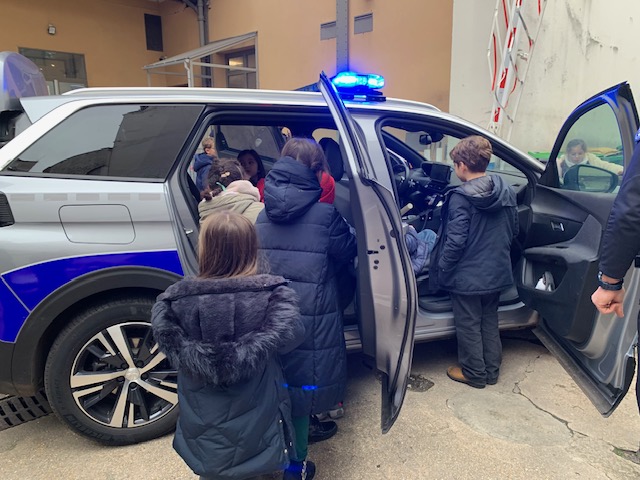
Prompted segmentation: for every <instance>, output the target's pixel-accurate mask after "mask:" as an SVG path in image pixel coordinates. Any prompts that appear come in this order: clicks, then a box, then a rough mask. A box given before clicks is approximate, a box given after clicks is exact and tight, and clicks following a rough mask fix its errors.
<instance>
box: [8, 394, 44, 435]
mask: <svg viewBox="0 0 640 480" xmlns="http://www.w3.org/2000/svg"><path fill="white" fill-rule="evenodd" d="M50 413H51V407H50V406H49V402H48V401H47V397H45V395H44V392H38V393H37V394H36V395H34V396H33V397H5V398H2V399H0V431H2V430H6V429H7V428H11V427H15V426H16V425H20V424H21V423H26V422H29V421H31V420H35V419H36V418H40V417H44V416H45V415H49V414H50Z"/></svg>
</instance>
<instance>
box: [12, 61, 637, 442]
mask: <svg viewBox="0 0 640 480" xmlns="http://www.w3.org/2000/svg"><path fill="white" fill-rule="evenodd" d="M30 68H31V67H30V66H29V65H28V64H27V63H24V62H23V61H22V60H21V59H20V58H17V57H16V54H0V74H2V76H3V82H2V83H0V85H3V86H4V91H2V92H1V96H0V107H1V108H2V112H1V113H0V142H2V143H3V144H4V146H3V147H2V148H1V149H0V392H2V393H7V394H14V395H33V394H34V393H35V392H37V391H39V390H40V389H42V388H44V390H45V392H46V396H47V398H48V400H49V402H50V404H51V406H52V408H53V410H54V411H55V412H56V413H57V414H58V416H59V417H60V418H61V419H62V420H63V421H64V422H66V423H67V424H68V425H70V426H71V427H72V428H74V429H75V430H77V431H78V432H79V433H81V434H83V435H86V436H88V437H91V438H94V439H96V440H98V441H100V442H104V443H108V444H125V443H133V442H140V441H144V440H147V439H150V438H154V437H157V436H159V435H162V434H165V433H166V432H168V431H170V430H171V429H172V428H174V425H175V421H176V416H177V414H178V408H177V407H178V399H177V389H176V381H177V376H176V371H175V370H173V369H172V368H171V366H170V365H169V364H168V362H167V360H166V359H165V357H164V355H163V354H162V353H160V352H159V351H158V347H157V345H156V343H155V342H154V340H153V337H152V335H151V331H150V328H149V319H150V308H151V305H152V304H153V302H154V299H155V298H156V296H157V295H158V294H159V293H160V292H162V291H164V289H166V288H167V287H168V286H169V285H171V284H172V283H174V282H176V281H177V280H178V279H180V278H181V277H182V276H184V275H193V274H195V273H196V268H197V261H196V241H197V236H198V225H199V222H198V211H197V204H198V201H199V192H198V190H197V188H195V183H194V170H193V163H194V156H195V155H196V154H197V153H199V152H200V145H201V142H202V140H203V139H204V138H205V137H212V138H213V141H214V142H215V146H216V148H217V150H218V153H219V155H220V156H221V157H224V156H229V157H235V156H236V155H237V153H238V152H240V151H241V150H244V149H249V148H250V149H254V150H256V151H257V152H258V153H259V154H260V156H261V158H262V159H263V162H264V164H265V167H266V169H267V170H268V169H269V168H270V166H271V165H272V164H273V162H275V161H276V160H277V159H278V156H279V153H280V149H281V148H282V146H283V144H284V142H285V140H286V135H283V133H286V134H287V135H288V134H289V132H290V133H291V134H293V135H296V136H308V137H313V138H315V139H316V140H318V141H319V142H321V144H322V145H323V147H324V149H325V153H326V156H327V160H328V163H329V166H330V169H331V174H332V175H333V177H334V179H335V183H336V198H335V206H336V207H337V209H338V210H339V211H340V212H341V214H342V215H343V216H344V217H345V218H346V219H347V220H348V222H349V223H350V224H351V225H352V226H353V227H354V228H355V230H356V234H357V239H358V266H357V269H356V275H357V287H356V291H355V294H354V298H353V301H352V302H351V304H350V305H349V306H348V307H347V308H346V310H345V312H344V317H345V325H344V333H345V340H346V344H347V348H348V349H349V350H360V349H361V350H362V351H363V352H364V353H365V354H366V355H368V356H370V357H372V358H373V359H375V365H376V368H377V369H378V370H379V371H380V372H381V374H382V379H383V381H382V400H383V401H382V413H381V428H382V431H383V432H386V431H388V430H389V428H391V426H392V424H393V422H394V421H395V419H396V417H397V415H398V413H399V411H400V408H401V406H402V402H403V399H404V395H405V390H406V387H407V380H408V375H409V371H410V368H411V359H412V352H413V345H414V341H428V340H435V339H441V338H446V337H451V336H454V335H455V327H454V322H453V314H452V309H451V302H450V300H449V298H448V296H447V295H446V293H435V294H434V293H433V292H430V291H429V290H428V288H426V287H427V284H428V278H427V276H426V275H422V276H419V277H418V278H416V277H415V275H414V273H413V270H412V267H411V263H410V258H409V254H408V251H407V248H406V245H405V242H404V236H403V234H402V232H403V225H406V224H410V225H413V226H414V227H415V228H416V229H417V230H422V229H424V228H430V229H432V230H436V231H437V230H438V226H439V223H440V209H441V206H442V202H443V199H444V196H445V195H446V193H447V191H449V190H450V189H451V188H452V187H454V186H455V185H456V184H457V182H458V181H457V179H456V178H455V176H452V175H451V163H450V160H449V156H448V153H449V151H450V150H451V148H452V147H453V146H454V145H455V144H456V143H457V142H458V141H459V140H460V139H461V138H463V137H465V136H468V135H482V136H484V137H486V138H488V139H489V141H490V142H491V144H492V146H493V149H494V157H493V159H492V161H491V164H490V168H491V170H492V173H494V174H496V175H500V176H502V177H503V178H504V179H505V180H506V181H507V182H508V183H509V184H510V185H512V187H513V188H514V189H515V191H516V192H517V199H518V211H519V220H520V234H519V236H518V238H517V240H516V241H515V242H514V243H513V247H512V265H513V272H514V277H515V278H516V282H515V283H516V284H515V285H514V286H513V288H510V289H508V290H505V291H504V292H503V293H502V295H501V298H500V308H499V319H500V326H501V328H502V329H517V328H524V327H531V326H535V325H537V330H536V331H537V332H538V334H539V336H540V337H541V338H542V340H543V342H544V343H545V344H546V345H547V346H548V348H550V350H551V351H552V352H553V353H554V354H556V355H558V356H559V358H560V359H561V361H562V363H563V365H565V366H566V367H567V369H568V370H569V371H570V373H572V374H573V375H574V377H575V378H576V379H577V381H578V382H579V383H580V385H581V386H582V387H583V388H584V389H585V392H586V393H587V394H588V395H589V396H590V398H591V399H592V400H593V401H594V403H595V404H596V406H597V408H598V409H599V410H600V411H601V412H602V413H603V414H604V415H607V414H609V413H611V411H613V409H614V408H615V406H616V405H617V404H618V402H619V401H620V400H621V398H622V396H623V395H624V394H625V393H626V391H627V389H628V387H629V384H630V382H631V378H632V376H633V362H634V360H633V345H634V343H635V342H636V336H635V329H634V319H635V318H636V316H637V314H638V307H637V303H638V302H637V301H635V298H636V297H637V296H636V295H628V298H629V299H630V300H629V305H625V311H626V312H627V317H626V318H625V319H623V320H619V321H616V322H611V321H610V319H609V318H606V317H603V316H601V315H599V314H597V312H596V310H595V308H594V307H593V306H592V304H591V302H590V300H589V297H590V294H591V292H592V291H593V290H594V289H595V288H596V273H597V271H598V256H599V248H600V238H601V233H602V230H603V226H604V225H605V223H606V220H607V216H608V213H609V209H610V207H611V204H612V202H613V199H614V198H615V193H616V191H617V185H618V180H619V175H618V173H620V174H622V173H623V171H624V167H625V165H628V162H629V161H630V159H631V152H632V148H633V135H634V133H635V131H636V130H637V127H638V115H637V112H636V109H635V105H634V102H633V98H632V96H631V92H630V89H629V86H628V85H627V84H620V85H617V86H615V87H613V88H611V89H609V90H607V91H605V92H602V93H600V94H598V95H596V96H594V97H592V98H590V99H589V100H587V101H586V102H585V103H584V104H582V105H581V106H579V107H578V108H577V109H576V110H575V111H574V112H573V113H572V115H571V116H570V117H569V119H568V120H567V122H566V123H565V125H564V126H563V127H562V130H561V131H560V135H559V136H558V139H557V141H556V143H555V145H554V146H553V148H551V150H550V152H549V153H548V155H547V157H548V158H546V164H545V163H543V162H541V161H539V160H537V159H535V158H533V157H532V156H530V155H529V154H527V153H524V152H522V151H520V150H518V149H516V148H514V147H513V146H510V145H509V144H507V143H505V142H504V141H503V140H502V139H500V138H498V137H496V136H494V135H492V134H491V133H489V132H487V131H485V130H483V129H481V128H479V127H478V126H476V125H474V124H472V123H470V122H467V121H465V120H462V119H460V118H458V117H456V116H453V115H449V114H447V113H444V112H441V111H439V110H438V109H436V108H434V107H433V106H430V105H426V104H422V103H416V102H411V101H403V100H395V99H388V98H385V97H384V95H383V94H382V93H381V91H380V85H381V80H380V79H379V78H378V77H374V76H357V75H350V76H348V77H350V78H351V80H352V81H353V83H348V79H347V83H345V82H344V81H343V82H342V85H341V88H340V91H338V89H336V87H335V85H334V84H332V82H331V80H330V79H328V78H327V77H326V76H325V75H323V74H322V75H320V80H319V82H318V84H317V90H318V91H317V92H301V91H296V92H291V91H262V90H234V89H199V88H102V89H100V88H88V89H82V90H77V91H73V92H70V93H69V94H66V95H62V96H47V95H43V93H44V92H43V87H42V85H43V84H42V79H38V74H37V72H36V71H32V70H30ZM16 72H18V73H16ZM343 80H344V79H343ZM576 137H580V138H586V140H587V143H588V144H589V146H590V147H593V149H594V150H593V151H594V152H595V153H594V154H598V155H599V159H600V160H602V161H605V162H607V163H610V164H614V165H617V166H618V167H619V170H620V172H618V173H616V172H611V171H609V169H605V168H601V167H602V166H600V167H598V166H593V165H588V164H586V163H585V164H580V165H577V166H575V167H573V169H571V170H570V172H567V173H566V174H564V175H563V176H562V178H560V173H561V171H560V169H559V168H558V165H559V163H560V162H561V161H562V160H563V156H564V149H565V146H566V144H567V142H568V141H569V140H571V139H573V138H576ZM596 147H599V148H600V150H599V151H598V150H597V149H596ZM488 268H489V267H488ZM625 284H626V285H629V288H630V290H631V291H634V292H635V291H637V288H638V275H637V274H636V273H634V271H630V272H629V275H628V278H627V279H626V282H625Z"/></svg>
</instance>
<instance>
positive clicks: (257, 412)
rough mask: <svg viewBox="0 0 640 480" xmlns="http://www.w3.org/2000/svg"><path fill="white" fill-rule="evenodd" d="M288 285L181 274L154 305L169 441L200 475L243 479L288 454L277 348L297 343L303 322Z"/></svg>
mask: <svg viewBox="0 0 640 480" xmlns="http://www.w3.org/2000/svg"><path fill="white" fill-rule="evenodd" d="M286 283H287V282H286V281H285V280H284V278H282V277H276V276H272V275H254V276H250V277H235V278H225V279H195V278H186V279H184V280H181V281H180V282H178V283H176V284H174V285H172V286H170V287H169V288H168V289H167V291H166V292H165V293H163V294H161V295H160V296H159V297H158V301H157V302H156V304H155V305H154V306H153V310H152V319H151V326H152V328H153V334H154V338H155V339H156V341H157V342H158V345H159V346H160V350H161V351H162V352H163V353H165V354H166V355H167V358H168V359H169V361H170V362H171V364H172V365H173V366H175V367H177V368H178V400H179V404H180V415H179V418H178V425H177V428H176V434H175V437H174V440H173V447H174V448H175V449H176V451H177V452H178V454H180V456H181V457H182V458H183V459H184V461H185V462H186V463H187V465H189V467H191V469H192V470H193V471H194V472H195V473H197V474H198V475H203V476H206V477H207V478H217V479H229V480H231V479H238V480H239V479H246V478H249V477H253V476H257V475H262V474H266V473H271V472H274V471H277V470H282V469H284V468H285V467H286V466H287V464H288V462H289V455H290V454H292V453H293V454H294V455H295V449H293V448H292V444H293V441H294V438H293V436H294V433H293V432H294V430H293V427H292V424H291V404H290V399H289V395H288V392H287V389H286V384H285V380H284V376H283V372H282V367H281V365H280V361H279V358H278V354H279V353H285V352H287V351H289V350H291V349H293V348H295V347H296V346H297V345H298V344H299V343H300V342H301V341H302V339H303V338H304V327H303V326H302V322H301V321H300V312H299V310H298V307H297V303H296V294H295V293H294V292H293V291H292V290H291V289H290V288H288V287H286V286H285V285H286ZM294 455H292V456H294Z"/></svg>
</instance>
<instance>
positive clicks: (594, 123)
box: [549, 104, 624, 193]
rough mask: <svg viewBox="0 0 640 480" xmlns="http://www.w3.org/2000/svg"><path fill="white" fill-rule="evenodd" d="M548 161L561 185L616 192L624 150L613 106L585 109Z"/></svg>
mask: <svg viewBox="0 0 640 480" xmlns="http://www.w3.org/2000/svg"><path fill="white" fill-rule="evenodd" d="M549 163H550V164H552V165H553V166H554V167H555V169H556V170H557V173H558V179H559V184H560V188H562V189H567V190H581V191H590V192H600V193H614V192H615V191H616V187H617V185H618V183H619V180H620V179H621V177H622V175H623V173H624V150H623V142H622V139H621V137H620V129H619V127H618V123H617V120H616V117H615V115H614V113H613V111H612V110H611V107H609V105H607V104H600V105H598V106H597V107H595V108H593V109H592V110H590V111H588V112H586V113H584V114H583V115H582V116H581V117H580V118H579V119H578V120H577V121H576V122H575V123H574V124H573V125H572V126H571V128H570V129H569V131H568V132H567V134H566V136H565V138H564V141H563V143H562V147H561V148H560V151H559V152H558V154H557V156H556V158H550V159H549Z"/></svg>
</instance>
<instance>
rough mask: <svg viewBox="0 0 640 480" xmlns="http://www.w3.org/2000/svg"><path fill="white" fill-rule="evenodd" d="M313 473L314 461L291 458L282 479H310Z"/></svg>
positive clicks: (314, 469)
mask: <svg viewBox="0 0 640 480" xmlns="http://www.w3.org/2000/svg"><path fill="white" fill-rule="evenodd" d="M315 475H316V465H315V463H313V462H311V461H309V460H304V461H302V462H296V461H294V460H291V463H290V464H289V467H288V468H287V469H286V470H285V471H284V475H283V476H282V480H311V479H312V478H313V477H315Z"/></svg>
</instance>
